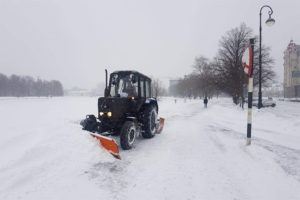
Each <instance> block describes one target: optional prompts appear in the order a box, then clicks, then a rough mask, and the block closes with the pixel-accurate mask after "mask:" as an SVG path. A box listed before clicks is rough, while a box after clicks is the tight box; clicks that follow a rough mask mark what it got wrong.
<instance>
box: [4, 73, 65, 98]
mask: <svg viewBox="0 0 300 200" xmlns="http://www.w3.org/2000/svg"><path fill="white" fill-rule="evenodd" d="M62 95H63V86H62V84H61V83H60V82H59V81H56V80H54V81H45V80H41V79H37V80H36V81H35V80H34V79H33V78H32V77H30V76H25V77H22V76H17V75H11V76H10V77H7V76H5V75H3V74H0V96H16V97H21V96H62Z"/></svg>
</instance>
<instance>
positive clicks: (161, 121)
mask: <svg viewBox="0 0 300 200" xmlns="http://www.w3.org/2000/svg"><path fill="white" fill-rule="evenodd" d="M164 124H165V119H164V118H160V119H159V127H158V129H157V133H161V132H162V130H163V128H164Z"/></svg>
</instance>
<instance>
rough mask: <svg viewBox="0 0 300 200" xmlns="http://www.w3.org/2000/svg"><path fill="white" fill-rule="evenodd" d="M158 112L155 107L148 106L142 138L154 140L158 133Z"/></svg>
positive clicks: (144, 117)
mask: <svg viewBox="0 0 300 200" xmlns="http://www.w3.org/2000/svg"><path fill="white" fill-rule="evenodd" d="M156 121H157V111H156V107H155V106H154V105H150V106H147V107H146V109H145V110H144V115H143V131H142V136H143V137H144V138H152V137H154V136H155V133H156V132H157V127H156Z"/></svg>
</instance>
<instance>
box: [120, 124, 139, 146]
mask: <svg viewBox="0 0 300 200" xmlns="http://www.w3.org/2000/svg"><path fill="white" fill-rule="evenodd" d="M135 138H136V126H135V124H134V122H132V121H126V122H125V123H124V124H123V126H122V129H121V134H120V143H121V147H122V149H124V150H128V149H131V148H132V146H133V143H134V141H135Z"/></svg>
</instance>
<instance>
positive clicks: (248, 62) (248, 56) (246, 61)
mask: <svg viewBox="0 0 300 200" xmlns="http://www.w3.org/2000/svg"><path fill="white" fill-rule="evenodd" d="M253 52H254V39H253V38H252V39H250V45H249V46H248V48H247V49H246V51H245V52H244V55H243V58H242V65H243V67H244V71H245V73H246V74H247V75H248V77H249V79H248V119H247V145H250V144H251V129H252V98H253V58H254V53H253Z"/></svg>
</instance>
